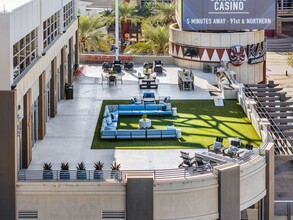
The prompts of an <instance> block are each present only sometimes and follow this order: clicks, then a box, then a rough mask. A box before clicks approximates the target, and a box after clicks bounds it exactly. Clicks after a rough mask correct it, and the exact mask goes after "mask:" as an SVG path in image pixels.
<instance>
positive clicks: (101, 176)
mask: <svg viewBox="0 0 293 220" xmlns="http://www.w3.org/2000/svg"><path fill="white" fill-rule="evenodd" d="M203 173H212V167H211V166H196V167H190V168H178V169H162V170H118V171H112V170H103V171H100V172H97V171H95V170H83V171H79V170H67V171H62V170H27V169H22V170H20V171H19V173H18V181H20V182H34V181H35V182H39V181H46V182H48V181H66V182H70V181H72V182H76V181H81V182H86V181H96V182H111V181H112V182H113V181H114V182H126V181H127V178H128V177H130V176H132V177H134V176H135V177H150V178H153V179H154V181H155V182H157V181H163V180H172V179H187V178H191V177H195V176H198V175H200V174H203Z"/></svg>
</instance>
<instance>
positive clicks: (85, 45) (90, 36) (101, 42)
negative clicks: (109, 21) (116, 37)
mask: <svg viewBox="0 0 293 220" xmlns="http://www.w3.org/2000/svg"><path fill="white" fill-rule="evenodd" d="M104 25H105V24H104V22H103V21H102V20H101V15H97V16H93V17H90V16H83V15H81V16H80V18H79V44H80V51H81V52H84V51H85V50H86V49H87V50H91V49H94V50H95V51H102V52H109V51H110V45H111V44H112V43H113V36H110V35H108V34H104V33H102V32H101V31H99V30H98V29H99V28H101V27H103V26H104Z"/></svg>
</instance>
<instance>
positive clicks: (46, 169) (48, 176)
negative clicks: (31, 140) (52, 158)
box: [43, 163, 53, 180]
mask: <svg viewBox="0 0 293 220" xmlns="http://www.w3.org/2000/svg"><path fill="white" fill-rule="evenodd" d="M43 179H44V180H52V179H53V171H52V164H51V163H44V165H43Z"/></svg>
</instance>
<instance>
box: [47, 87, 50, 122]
mask: <svg viewBox="0 0 293 220" xmlns="http://www.w3.org/2000/svg"><path fill="white" fill-rule="evenodd" d="M46 115H47V117H46V119H47V121H49V120H50V82H48V84H47V87H46Z"/></svg>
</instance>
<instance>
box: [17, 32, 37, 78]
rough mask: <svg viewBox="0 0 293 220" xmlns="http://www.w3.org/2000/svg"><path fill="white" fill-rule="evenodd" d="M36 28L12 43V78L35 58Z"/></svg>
mask: <svg viewBox="0 0 293 220" xmlns="http://www.w3.org/2000/svg"><path fill="white" fill-rule="evenodd" d="M37 40H38V35H37V29H35V30H33V31H32V32H30V33H29V34H27V35H26V36H25V37H24V38H22V39H21V40H20V41H18V42H17V43H16V44H14V45H13V78H14V79H15V78H16V77H18V76H19V75H20V74H21V73H22V72H23V71H24V70H25V69H26V68H27V67H28V66H29V65H30V64H31V63H32V61H33V60H34V59H35V58H36V54H37V52H36V51H37Z"/></svg>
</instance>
